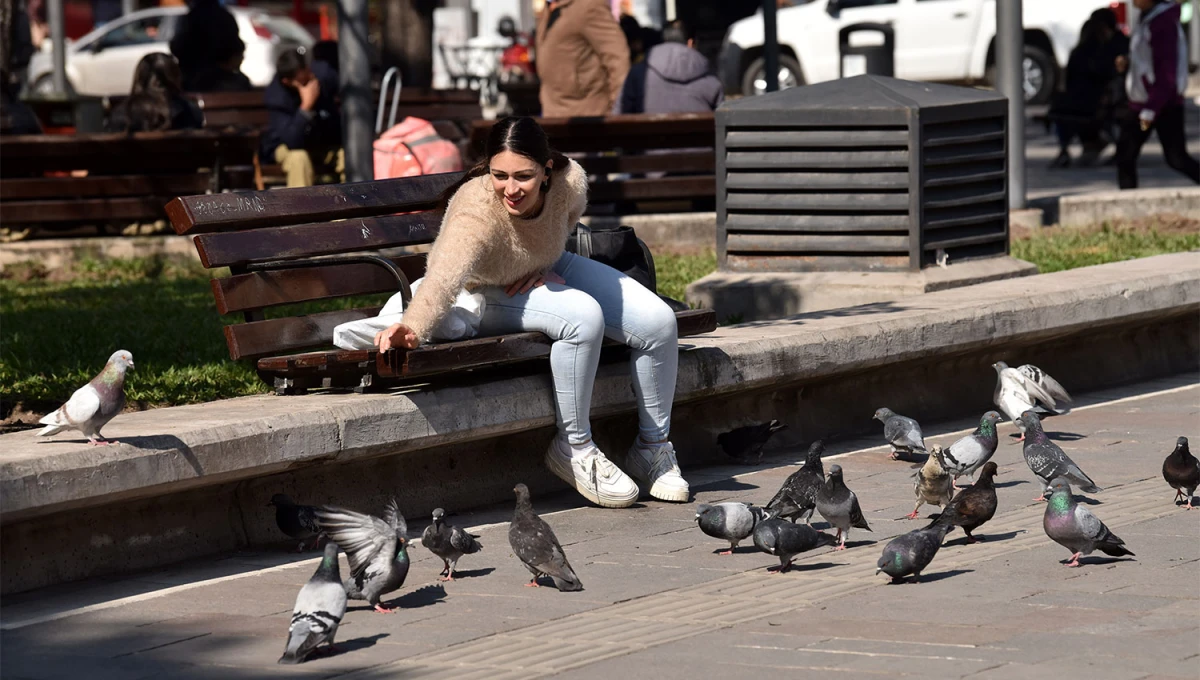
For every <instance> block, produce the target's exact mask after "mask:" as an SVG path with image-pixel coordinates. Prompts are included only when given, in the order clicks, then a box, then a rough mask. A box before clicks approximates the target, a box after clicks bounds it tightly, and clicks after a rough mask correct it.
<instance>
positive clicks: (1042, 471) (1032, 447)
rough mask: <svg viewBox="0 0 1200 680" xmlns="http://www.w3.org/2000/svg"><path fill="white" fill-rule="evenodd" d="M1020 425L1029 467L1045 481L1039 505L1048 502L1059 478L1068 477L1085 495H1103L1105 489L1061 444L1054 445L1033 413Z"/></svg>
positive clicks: (1025, 416)
mask: <svg viewBox="0 0 1200 680" xmlns="http://www.w3.org/2000/svg"><path fill="white" fill-rule="evenodd" d="M1017 421H1018V422H1019V423H1021V425H1022V430H1023V431H1024V432H1025V434H1024V435H1022V436H1021V439H1023V440H1024V441H1025V448H1024V454H1025V464H1026V465H1028V466H1029V469H1030V470H1032V471H1033V474H1035V475H1037V478H1038V479H1039V480H1041V482H1042V486H1043V490H1042V495H1041V496H1038V497H1037V498H1035V499H1033V500H1035V501H1044V500H1046V492H1047V491H1049V485H1050V480H1052V479H1054V478H1055V477H1066V478H1067V479H1068V480H1069V481H1070V482H1071V483H1073V484H1077V485H1079V486H1080V487H1082V490H1083V492H1084V493H1100V492H1101V491H1103V490H1104V489H1101V488H1100V487H1098V486H1096V483H1095V482H1093V481H1092V478H1091V477H1088V476H1087V474H1085V473H1084V471H1083V470H1082V469H1080V467H1079V466H1078V465H1076V464H1075V461H1073V460H1071V459H1070V458H1069V457H1068V456H1067V454H1066V453H1063V450H1062V449H1061V448H1059V446H1058V444H1055V443H1054V442H1052V441H1050V438H1049V437H1047V436H1046V433H1045V431H1043V430H1042V421H1041V420H1040V419H1039V418H1038V417H1037V414H1036V413H1034V412H1033V411H1026V412H1024V413H1022V414H1021V415H1020V416H1019V417H1018V419H1017Z"/></svg>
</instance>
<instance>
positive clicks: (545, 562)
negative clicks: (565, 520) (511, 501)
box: [508, 484, 583, 592]
mask: <svg viewBox="0 0 1200 680" xmlns="http://www.w3.org/2000/svg"><path fill="white" fill-rule="evenodd" d="M513 492H514V493H516V494H517V507H516V510H515V511H513V518H512V523H511V524H509V525H508V542H509V544H510V545H512V549H513V554H515V555H516V556H517V559H519V560H521V562H522V563H523V564H524V565H525V568H526V569H528V570H529V572H530V573H531V574H533V578H532V579H530V580H529V583H527V584H526V585H527V586H531V587H534V588H536V587H538V582H537V580H538V577H539V576H541V575H542V574H545V575H546V576H549V577H550V578H551V579H553V580H554V585H555V586H556V587H557V588H558V589H559V590H560V591H562V592H570V591H576V590H583V582H582V581H580V580H579V577H578V576H576V575H575V570H574V569H572V568H571V563H570V562H568V561H567V554H566V553H565V552H563V548H562V545H560V544H559V542H558V537H556V536H555V535H554V530H553V529H551V528H550V525H549V524H546V521H545V520H543V519H542V518H541V517H538V516H537V514H536V513H534V511H533V504H532V503H531V502H530V501H529V487H527V486H525V485H524V484H518V485H516V486H515V487H513Z"/></svg>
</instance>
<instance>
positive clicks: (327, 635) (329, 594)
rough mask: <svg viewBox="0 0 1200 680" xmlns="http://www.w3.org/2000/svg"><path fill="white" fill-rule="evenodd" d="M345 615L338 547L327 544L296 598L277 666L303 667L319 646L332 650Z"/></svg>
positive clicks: (331, 542)
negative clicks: (319, 560)
mask: <svg viewBox="0 0 1200 680" xmlns="http://www.w3.org/2000/svg"><path fill="white" fill-rule="evenodd" d="M345 615H346V589H345V588H344V587H342V575H341V570H340V569H339V568H338V546H337V543H334V542H333V541H329V542H328V543H326V544H325V555H324V557H322V558H321V564H320V566H318V567H317V571H316V572H315V573H314V574H313V575H312V578H310V579H309V580H308V583H305V584H304V587H303V588H301V589H300V594H299V595H297V596H296V606H295V607H294V608H292V624H291V625H290V626H289V627H288V640H287V647H285V648H284V650H283V656H281V657H279V663H286V664H295V663H303V662H304V660H305V659H307V658H308V657H309V655H311V654H312V653H313V652H314V651H316V649H317V647H318V646H320V645H321V644H322V643H328V644H329V647H328V649H331V650H332V649H333V636H334V635H337V629H338V624H339V623H341V622H342V617H343V616H345Z"/></svg>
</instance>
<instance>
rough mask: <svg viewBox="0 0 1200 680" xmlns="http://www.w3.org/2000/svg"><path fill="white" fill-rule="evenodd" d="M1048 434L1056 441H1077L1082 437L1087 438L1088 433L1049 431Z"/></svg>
mask: <svg viewBox="0 0 1200 680" xmlns="http://www.w3.org/2000/svg"><path fill="white" fill-rule="evenodd" d="M1046 436H1047V437H1049V438H1050V439H1051V440H1052V441H1056V442H1077V441H1079V440H1080V439H1087V435H1085V434H1076V433H1074V432H1047V433H1046Z"/></svg>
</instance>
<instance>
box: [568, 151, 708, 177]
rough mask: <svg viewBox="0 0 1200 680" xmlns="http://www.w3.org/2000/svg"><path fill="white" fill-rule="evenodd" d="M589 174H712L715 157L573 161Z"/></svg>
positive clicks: (683, 154)
mask: <svg viewBox="0 0 1200 680" xmlns="http://www.w3.org/2000/svg"><path fill="white" fill-rule="evenodd" d="M575 161H576V162H578V163H579V164H580V165H581V166H583V169H584V170H586V171H587V172H588V173H589V174H598V175H604V174H608V173H614V172H628V173H642V172H710V173H711V172H713V171H714V170H715V169H716V167H717V156H716V154H715V153H714V152H713V151H712V150H711V149H709V150H707V151H672V152H669V153H655V154H636V155H635V154H627V155H626V154H623V155H620V156H584V157H582V158H576V159H575Z"/></svg>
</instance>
